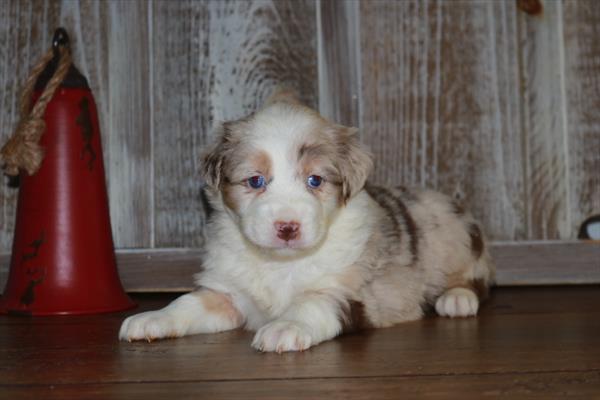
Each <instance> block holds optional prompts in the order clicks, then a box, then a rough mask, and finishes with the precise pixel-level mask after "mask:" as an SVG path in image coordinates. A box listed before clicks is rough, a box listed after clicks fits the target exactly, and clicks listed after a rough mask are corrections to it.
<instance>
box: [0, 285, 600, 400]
mask: <svg viewBox="0 0 600 400" xmlns="http://www.w3.org/2000/svg"><path fill="white" fill-rule="evenodd" d="M530 290H533V292H532V293H530V292H529V291H530ZM536 291H538V290H536V289H528V288H521V289H518V290H516V289H498V290H496V291H495V292H493V296H492V298H491V300H490V301H489V302H488V303H486V304H485V305H483V307H482V313H481V315H480V316H479V317H477V318H469V319H460V318H459V319H449V318H438V317H431V318H426V319H423V320H420V321H416V322H412V323H406V324H400V325H397V326H395V327H392V328H389V329H377V330H371V331H365V332H363V333H360V334H354V335H346V336H341V337H339V338H336V339H335V340H333V341H329V342H325V343H322V344H320V345H318V346H316V347H314V348H312V349H311V350H309V351H306V352H303V353H296V354H294V353H291V354H283V355H277V354H260V353H257V352H256V351H255V350H253V349H252V348H251V347H250V345H249V344H250V341H251V339H252V333H251V332H243V331H233V332H227V333H222V334H214V335H196V336H189V337H185V338H181V339H176V340H164V341H156V342H153V343H146V342H136V343H126V342H118V341H117V340H116V335H117V332H118V329H119V326H120V324H121V322H122V320H123V318H124V317H125V316H126V315H129V314H131V313H133V312H139V311H144V310H147V309H149V308H151V307H157V306H158V307H160V306H163V305H166V304H167V303H168V302H169V301H170V300H171V299H172V298H173V296H172V295H167V296H163V297H161V298H162V304H160V301H159V298H158V297H156V296H152V297H151V303H147V302H146V300H145V298H146V297H144V296H142V297H135V299H136V300H137V301H138V302H139V303H140V304H141V306H142V307H141V308H140V310H134V311H131V312H128V313H118V314H107V315H95V316H77V317H39V318H19V317H2V318H0V326H1V327H2V329H0V371H2V374H0V385H1V386H0V390H7V389H10V388H18V387H20V388H21V389H24V388H25V385H28V386H31V385H33V386H34V390H35V387H37V389H41V388H44V387H45V386H47V385H55V386H57V387H58V386H62V385H98V384H106V385H117V386H119V387H121V386H120V385H129V384H133V383H135V384H138V385H140V384H141V385H144V384H146V383H162V384H168V383H178V384H183V383H188V384H189V383H195V384H197V385H209V384H210V383H211V382H212V381H218V382H221V383H222V384H229V385H230V386H229V387H231V388H236V387H237V388H239V389H240V390H241V389H243V387H244V383H246V384H249V381H257V382H256V383H257V384H259V383H261V382H262V385H265V386H264V387H266V385H269V386H270V385H274V384H275V383H274V381H278V382H280V383H283V382H284V381H288V382H289V381H297V382H299V383H301V382H304V383H305V384H308V383H311V382H312V383H314V384H315V385H316V388H318V386H320V385H325V386H324V387H325V388H327V383H326V382H323V381H322V380H323V379H324V378H325V380H327V381H330V380H332V381H331V382H335V381H334V380H338V379H342V380H343V379H365V383H366V385H369V384H368V383H367V382H369V381H368V379H375V380H377V379H384V380H389V381H388V382H390V381H395V382H396V383H401V382H404V384H405V385H408V386H407V391H408V390H409V389H408V388H410V384H411V383H410V382H415V385H417V386H416V387H417V388H418V387H420V388H422V389H423V388H424V387H425V385H424V383H425V382H426V381H427V379H431V382H433V381H439V385H440V386H437V387H436V388H437V389H438V390H441V391H443V390H445V389H444V388H446V390H449V388H452V387H453V385H456V386H455V387H456V388H459V387H463V385H464V386H467V380H468V379H471V385H473V386H474V390H478V389H476V388H478V387H479V388H481V389H485V388H488V389H489V390H492V389H491V386H494V387H496V390H498V389H500V388H506V387H505V385H506V383H507V380H506V379H505V378H507V377H510V378H513V379H514V380H513V382H514V383H515V385H514V386H512V385H511V386H510V388H511V390H517V389H518V388H519V387H521V389H523V387H522V386H521V385H518V382H519V381H520V380H521V379H525V380H526V381H527V379H528V378H527V377H528V376H529V377H534V376H537V378H534V379H533V380H532V381H531V383H532V385H533V384H534V382H535V381H536V380H537V379H543V378H542V376H546V377H551V376H552V374H560V373H563V374H572V375H571V377H572V378H573V379H574V380H575V381H576V382H577V383H579V384H581V385H582V388H586V389H582V390H592V388H593V387H595V386H594V385H597V377H595V375H594V374H593V373H594V372H596V373H597V372H598V371H599V370H600V357H599V356H600V335H599V332H600V318H598V317H599V316H600V314H599V310H598V309H597V308H581V307H580V306H579V305H580V304H583V303H596V304H597V302H598V300H599V298H598V297H599V296H600V291H598V290H597V288H592V287H587V288H586V287H572V288H553V289H551V290H548V289H544V290H543V291H544V292H548V293H547V294H548V295H550V294H553V295H554V296H553V298H554V301H552V302H548V296H536V295H535V292H536ZM538 292H539V291H538ZM507 309H508V310H512V311H511V312H506V310H507ZM555 376H556V378H549V380H546V381H545V382H546V383H548V384H551V382H554V383H552V386H553V387H555V388H557V387H560V386H561V385H567V382H565V381H563V380H562V379H561V378H560V377H559V376H560V375H555ZM444 377H445V378H444ZM486 377H487V378H488V379H490V380H488V381H487V385H486V384H483V383H482V385H483V386H479V384H480V383H479V382H484V383H485V382H486V380H485V378H486ZM494 377H497V378H498V379H499V380H498V381H495V380H494V379H492V378H494ZM451 378H455V379H456V381H455V382H454V380H453V379H452V380H451ZM420 379H426V381H423V384H419V383H418V382H419V380H420ZM445 379H448V380H445ZM318 382H320V383H318ZM444 382H445V383H444ZM452 382H454V383H452ZM461 382H462V383H461ZM494 382H495V383H494ZM586 382H587V383H588V384H587V385H586V384H585V383H586ZM572 383H573V382H572ZM432 384H433V383H432ZM235 385H239V386H235ZM589 385H592V386H589ZM172 387H174V388H175V387H176V386H172ZM199 387H200V386H199ZM205 387H206V388H207V389H208V388H210V386H205ZM226 387H227V386H226V385H224V386H223V389H221V390H227V389H225V388H226ZM270 387H271V388H272V389H276V388H277V386H276V385H275V386H270ZM292 387H294V386H290V388H292ZM566 387H569V388H570V390H575V387H577V386H571V385H567V386H566ZM80 388H82V387H80ZM371 388H372V389H373V390H374V392H373V393H374V394H376V393H381V392H380V389H377V386H376V385H372V386H371ZM59 389H60V388H59ZM115 389H116V388H115ZM422 389H420V390H422ZM82 390H85V389H84V388H82ZM127 390H132V391H133V390H142V391H143V390H145V389H141V388H139V387H137V388H136V387H135V386H132V387H131V389H127ZM173 390H176V389H173ZM249 390H260V389H257V388H255V389H252V387H251V386H249ZM307 390H309V389H307ZM340 390H341V389H340ZM357 390H358V389H357ZM537 390H542V388H537ZM3 393H4V392H3ZM146 393H148V392H146ZM308 393H310V392H308ZM516 393H518V392H516V391H515V392H512V394H513V395H514V394H516ZM584 393H587V392H584ZM274 394H275V393H273V395H274ZM473 394H474V395H475V393H473ZM507 395H508V394H507ZM209 397H210V396H209Z"/></svg>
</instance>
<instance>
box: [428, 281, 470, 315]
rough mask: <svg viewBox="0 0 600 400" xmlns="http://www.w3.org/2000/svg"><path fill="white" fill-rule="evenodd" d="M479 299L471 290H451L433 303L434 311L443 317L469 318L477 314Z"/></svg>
mask: <svg viewBox="0 0 600 400" xmlns="http://www.w3.org/2000/svg"><path fill="white" fill-rule="evenodd" d="M478 308H479V299H478V298H477V295H476V294H475V293H473V291H472V290H470V289H466V288H452V289H450V290H448V291H447V292H446V293H444V294H443V295H442V296H440V297H439V298H438V299H437V301H436V302H435V310H436V311H437V313H438V314H439V315H441V316H443V317H469V316H472V315H476V314H477V309H478Z"/></svg>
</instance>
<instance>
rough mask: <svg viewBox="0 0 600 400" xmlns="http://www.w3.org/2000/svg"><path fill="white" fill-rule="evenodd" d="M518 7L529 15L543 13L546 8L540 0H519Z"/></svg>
mask: <svg viewBox="0 0 600 400" xmlns="http://www.w3.org/2000/svg"><path fill="white" fill-rule="evenodd" d="M517 7H518V8H519V10H521V11H523V12H525V13H527V14H529V15H541V14H542V11H543V9H544V8H543V6H542V2H541V1H540V0H517Z"/></svg>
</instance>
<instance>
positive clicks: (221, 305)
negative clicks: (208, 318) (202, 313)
mask: <svg viewBox="0 0 600 400" xmlns="http://www.w3.org/2000/svg"><path fill="white" fill-rule="evenodd" d="M192 294H193V295H195V296H197V297H198V298H200V301H202V305H203V306H204V309H205V310H206V312H207V313H211V314H220V315H224V316H226V317H227V318H229V319H230V320H231V321H237V322H240V321H241V319H242V314H240V312H239V311H238V309H237V308H235V306H234V305H233V301H232V300H231V297H230V296H228V295H226V294H224V293H219V292H215V291H213V290H209V289H202V290H199V291H197V292H193V293H192Z"/></svg>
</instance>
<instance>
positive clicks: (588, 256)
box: [0, 241, 600, 292]
mask: <svg viewBox="0 0 600 400" xmlns="http://www.w3.org/2000/svg"><path fill="white" fill-rule="evenodd" d="M201 255H202V251H201V250H200V249H189V248H165V249H120V250H117V263H118V265H119V273H120V275H121V281H122V282H123V286H124V287H125V289H126V290H127V291H128V292H181V291H188V290H190V289H192V287H193V275H194V274H195V273H196V272H198V271H200V269H201V261H200V260H201ZM492 256H493V258H494V260H495V261H496V267H497V275H496V276H497V279H496V281H497V284H498V285H499V286H515V285H575V284H597V283H600V242H599V241H528V242H495V243H493V244H492ZM9 263H10V254H0V288H4V285H5V282H6V279H7V277H8V268H9Z"/></svg>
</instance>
